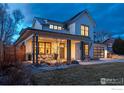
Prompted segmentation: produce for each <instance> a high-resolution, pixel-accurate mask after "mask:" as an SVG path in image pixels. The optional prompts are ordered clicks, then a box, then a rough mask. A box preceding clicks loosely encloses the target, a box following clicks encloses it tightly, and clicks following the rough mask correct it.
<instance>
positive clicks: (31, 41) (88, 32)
mask: <svg viewBox="0 0 124 93" xmlns="http://www.w3.org/2000/svg"><path fill="white" fill-rule="evenodd" d="M94 28H95V22H94V20H93V19H92V17H91V15H90V14H89V12H88V11H87V10H84V11H81V12H80V13H78V14H77V15H75V16H74V17H72V18H70V19H69V20H67V21H65V22H58V21H54V20H49V19H45V18H38V17H35V18H34V19H33V24H32V27H29V28H26V29H23V30H22V31H21V32H20V37H19V38H18V39H17V41H16V43H15V44H16V46H17V47H18V48H19V47H20V46H21V45H24V46H25V54H26V57H25V60H31V61H32V62H33V63H38V62H39V60H43V61H47V62H57V61H58V62H63V61H66V62H70V61H71V60H84V59H85V58H87V57H89V58H93V57H94V55H93V49H94V48H93V46H94V40H93V39H94V37H93V36H94V35H93V32H94ZM56 60H57V61H56Z"/></svg>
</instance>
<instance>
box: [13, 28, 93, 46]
mask: <svg viewBox="0 0 124 93" xmlns="http://www.w3.org/2000/svg"><path fill="white" fill-rule="evenodd" d="M36 33H38V35H39V36H41V37H49V38H56V39H69V40H79V41H84V40H89V41H91V39H90V37H84V36H81V35H73V34H65V33H57V32H52V31H51V32H50V31H47V30H39V29H34V28H26V29H24V30H23V31H22V32H21V33H20V37H19V38H18V39H17V40H16V42H15V45H17V44H19V43H20V42H21V41H23V40H25V39H26V38H27V37H28V36H30V35H32V34H36Z"/></svg>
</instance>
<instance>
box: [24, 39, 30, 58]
mask: <svg viewBox="0 0 124 93" xmlns="http://www.w3.org/2000/svg"><path fill="white" fill-rule="evenodd" d="M25 47H26V60H28V55H29V54H32V39H29V40H26V41H25Z"/></svg>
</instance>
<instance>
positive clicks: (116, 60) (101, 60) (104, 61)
mask: <svg viewBox="0 0 124 93" xmlns="http://www.w3.org/2000/svg"><path fill="white" fill-rule="evenodd" d="M115 62H124V59H100V60H91V61H85V62H82V61H79V64H80V65H92V64H104V63H115Z"/></svg>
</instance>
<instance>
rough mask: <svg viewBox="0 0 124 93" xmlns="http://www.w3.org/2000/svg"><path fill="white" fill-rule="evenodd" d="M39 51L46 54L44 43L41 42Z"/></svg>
mask: <svg viewBox="0 0 124 93" xmlns="http://www.w3.org/2000/svg"><path fill="white" fill-rule="evenodd" d="M39 53H40V54H44V43H39Z"/></svg>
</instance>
